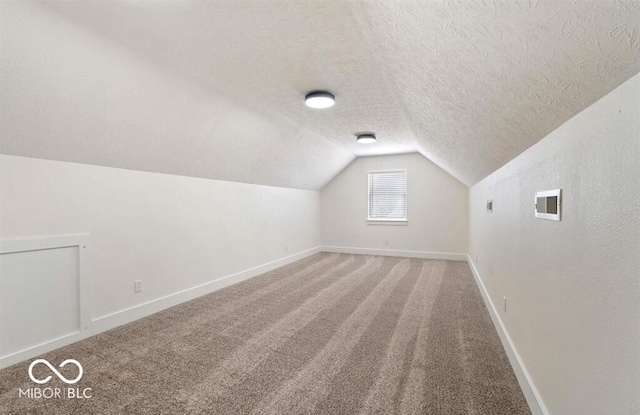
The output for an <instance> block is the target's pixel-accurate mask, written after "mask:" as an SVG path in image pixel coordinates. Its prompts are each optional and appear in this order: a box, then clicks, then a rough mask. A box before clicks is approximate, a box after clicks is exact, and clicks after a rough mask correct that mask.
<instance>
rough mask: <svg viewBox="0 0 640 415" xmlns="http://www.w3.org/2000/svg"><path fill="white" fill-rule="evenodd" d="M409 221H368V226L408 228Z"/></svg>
mask: <svg viewBox="0 0 640 415" xmlns="http://www.w3.org/2000/svg"><path fill="white" fill-rule="evenodd" d="M408 224H409V221H408V220H371V219H369V220H367V225H390V226H407V225H408Z"/></svg>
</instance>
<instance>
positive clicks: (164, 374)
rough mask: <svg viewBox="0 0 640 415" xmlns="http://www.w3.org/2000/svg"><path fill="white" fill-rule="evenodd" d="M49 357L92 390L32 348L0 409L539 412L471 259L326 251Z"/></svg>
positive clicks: (0, 378) (2, 376)
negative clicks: (58, 394) (49, 391)
mask: <svg viewBox="0 0 640 415" xmlns="http://www.w3.org/2000/svg"><path fill="white" fill-rule="evenodd" d="M41 357H43V358H45V359H47V360H49V361H50V362H51V363H52V364H54V365H55V366H57V365H59V364H60V363H61V362H62V361H63V360H65V359H76V360H78V361H79V362H80V363H81V364H82V365H83V367H84V376H83V378H82V379H81V380H80V381H79V382H78V383H77V384H76V385H73V386H74V387H76V388H80V389H83V388H91V395H92V397H91V399H82V400H78V399H75V400H74V399H65V398H59V399H58V398H51V399H29V398H26V397H24V396H23V397H19V388H22V389H23V390H24V389H27V388H31V387H36V386H39V385H36V384H34V383H33V382H32V381H31V380H30V379H29V376H28V374H27V372H28V367H29V364H30V362H32V361H33V359H30V360H29V361H27V362H24V363H20V364H18V365H15V366H12V367H10V368H7V369H4V370H2V371H0V413H2V414H6V413H8V414H28V413H43V414H45V413H46V414H160V413H166V414H183V413H198V414H252V413H256V414H348V415H350V414H491V415H496V414H509V415H515V414H528V413H530V412H529V409H528V407H527V404H526V402H525V399H524V396H523V395H522V392H521V390H520V388H519V386H518V383H517V381H516V379H515V376H514V374H513V372H512V370H511V367H510V366H509V362H508V360H507V357H506V355H505V352H504V350H503V348H502V345H501V343H500V340H499V338H498V336H497V334H496V332H495V329H494V328H493V325H492V323H491V320H490V318H489V315H488V313H487V311H486V309H485V307H484V304H483V301H482V297H481V296H480V293H479V291H478V289H477V287H476V285H475V283H474V280H473V277H472V275H471V270H470V269H469V266H468V265H467V264H466V263H464V262H453V261H435V260H421V259H408V258H393V257H373V256H364V255H345V254H327V253H323V254H317V255H314V256H311V257H308V258H306V259H303V260H301V261H298V262H296V263H293V264H290V265H288V266H286V267H283V268H279V269H277V270H274V271H272V272H269V273H266V274H264V275H261V276H259V277H256V278H253V279H251V280H248V281H245V282H243V283H240V284H237V285H234V286H231V287H229V288H226V289H223V290H220V291H217V292H215V293H213V294H210V295H207V296H204V297H201V298H198V299H196V300H193V301H190V302H188V303H184V304H181V305H179V306H176V307H173V308H171V309H168V310H165V311H163V312H161V313H158V314H155V315H153V316H150V317H147V318H145V319H142V320H139V321H137V322H134V323H131V324H128V325H126V326H123V327H120V328H117V329H114V330H111V331H108V332H105V333H102V334H100V335H98V336H95V337H92V338H89V339H87V340H84V341H81V342H78V343H75V344H73V345H70V346H67V347H64V348H61V349H59V350H56V351H54V352H51V353H47V354H45V355H43V356H41ZM67 369H68V372H67ZM59 370H60V371H61V373H63V374H65V373H66V376H67V378H73V377H75V374H76V373H77V372H75V371H74V368H73V367H69V366H67V367H65V368H63V369H59ZM34 374H35V375H36V376H37V377H39V378H40V379H42V378H44V377H46V376H48V375H51V374H52V372H51V371H50V370H49V369H48V368H47V367H46V366H44V365H42V364H39V365H37V366H35V368H34ZM68 386H69V385H66V384H64V383H62V381H60V380H59V379H58V378H57V377H56V376H55V375H54V376H53V379H52V380H51V381H50V382H49V383H47V384H45V385H40V386H39V387H41V388H44V387H51V388H54V387H59V388H67V387H68ZM63 391H64V389H63Z"/></svg>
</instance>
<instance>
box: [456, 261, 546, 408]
mask: <svg viewBox="0 0 640 415" xmlns="http://www.w3.org/2000/svg"><path fill="white" fill-rule="evenodd" d="M467 262H468V263H469V267H470V268H471V272H473V277H474V278H475V280H476V284H477V285H478V288H479V289H480V293H481V294H482V298H483V299H484V303H485V305H486V306H487V310H489V315H490V316H491V320H492V321H493V325H494V326H495V327H496V331H497V332H498V336H499V337H500V341H502V346H503V347H504V350H505V351H506V353H507V357H508V358H509V362H510V363H511V367H512V368H513V371H514V373H515V374H516V378H517V379H518V383H519V384H520V388H521V389H522V392H523V393H524V397H525V398H526V400H527V403H528V404H529V408H530V409H531V413H532V414H533V415H549V411H547V408H546V407H545V405H544V402H543V400H542V397H541V396H540V393H538V390H537V389H536V386H535V385H534V384H533V380H532V379H531V376H530V375H529V372H528V371H527V368H526V367H525V365H524V363H523V362H522V359H521V358H520V355H519V354H518V350H517V349H516V348H515V346H514V344H513V342H512V341H511V337H510V336H509V332H507V329H506V327H505V326H504V324H503V323H502V319H500V316H499V314H498V310H497V309H496V307H495V305H494V304H493V302H492V301H491V297H489V293H488V292H487V289H486V288H485V286H484V283H483V282H482V278H480V274H479V273H478V270H477V269H476V266H475V264H474V263H473V261H472V260H471V256H469V255H467Z"/></svg>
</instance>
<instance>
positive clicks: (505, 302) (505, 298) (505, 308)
mask: <svg viewBox="0 0 640 415" xmlns="http://www.w3.org/2000/svg"><path fill="white" fill-rule="evenodd" d="M502 300H503V301H504V312H505V313H506V312H507V297H506V296H504V297H502Z"/></svg>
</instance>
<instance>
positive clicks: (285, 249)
mask: <svg viewBox="0 0 640 415" xmlns="http://www.w3.org/2000/svg"><path fill="white" fill-rule="evenodd" d="M284 252H289V244H284Z"/></svg>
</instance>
